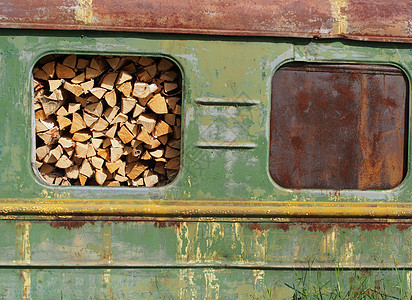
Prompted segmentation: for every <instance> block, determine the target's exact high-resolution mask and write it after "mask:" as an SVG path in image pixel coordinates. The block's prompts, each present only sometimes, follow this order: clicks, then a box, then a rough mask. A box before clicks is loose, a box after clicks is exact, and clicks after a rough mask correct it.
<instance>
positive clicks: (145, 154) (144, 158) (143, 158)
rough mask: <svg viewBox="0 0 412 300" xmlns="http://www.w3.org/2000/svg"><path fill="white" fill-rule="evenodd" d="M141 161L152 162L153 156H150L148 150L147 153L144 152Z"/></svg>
mask: <svg viewBox="0 0 412 300" xmlns="http://www.w3.org/2000/svg"><path fill="white" fill-rule="evenodd" d="M140 159H141V160H151V159H152V156H151V155H150V153H149V152H148V151H147V150H146V151H145V152H143V154H142V155H141V156H140Z"/></svg>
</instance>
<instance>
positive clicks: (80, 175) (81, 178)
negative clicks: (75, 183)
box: [79, 174, 88, 186]
mask: <svg viewBox="0 0 412 300" xmlns="http://www.w3.org/2000/svg"><path fill="white" fill-rule="evenodd" d="M87 179H88V178H87V176H85V175H83V174H79V181H80V185H81V186H85V185H86V182H87Z"/></svg>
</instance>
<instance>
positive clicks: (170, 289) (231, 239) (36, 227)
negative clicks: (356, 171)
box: [0, 217, 412, 299]
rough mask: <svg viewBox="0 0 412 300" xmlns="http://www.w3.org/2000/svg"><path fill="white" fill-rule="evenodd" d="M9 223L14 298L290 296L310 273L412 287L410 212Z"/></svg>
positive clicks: (6, 243)
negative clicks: (405, 216) (400, 216)
mask: <svg viewBox="0 0 412 300" xmlns="http://www.w3.org/2000/svg"><path fill="white" fill-rule="evenodd" d="M0 230H2V231H1V233H2V234H3V233H4V232H8V234H7V235H3V236H6V237H7V239H4V240H3V242H2V245H1V247H2V256H1V258H0V266H1V267H2V268H1V267H0V269H1V272H0V274H1V275H0V276H1V277H0V278H1V280H0V295H3V298H8V299H15V298H24V299H37V298H42V299H43V298H63V299H65V298H68V299H72V298H79V297H80V298H84V295H87V297H88V298H97V299H103V298H108V299H111V298H113V299H123V298H125V299H127V298H130V297H131V295H134V297H136V295H142V297H143V298H145V299H153V298H156V299H158V298H159V295H160V298H162V297H166V298H171V299H186V298H188V299H199V298H206V299H210V298H212V299H215V298H219V299H221V298H224V299H239V298H244V299H250V297H252V295H255V296H256V297H257V298H258V299H260V298H263V299H266V298H269V299H273V298H270V297H268V295H267V294H265V293H267V292H268V289H270V290H272V292H273V293H272V294H273V297H274V299H285V298H283V297H286V299H291V298H292V295H293V291H291V290H290V288H288V286H287V285H286V284H288V285H289V286H293V285H295V286H299V279H301V276H304V275H305V274H306V276H307V279H306V280H307V283H308V284H310V285H309V286H312V284H314V283H316V282H317V283H318V284H319V285H320V286H323V285H326V286H327V287H328V290H329V291H331V289H333V288H334V287H335V286H336V284H337V281H339V280H341V281H339V284H342V288H343V286H345V282H346V284H348V282H349V280H350V282H352V281H353V280H356V279H359V278H358V277H356V276H357V275H361V279H362V281H363V282H364V284H365V282H367V283H366V284H365V285H366V287H368V288H372V289H375V288H376V285H378V286H380V288H381V289H385V290H386V292H387V293H388V295H391V296H395V295H399V293H400V294H405V295H410V294H411V291H412V290H411V287H412V286H411V284H410V279H411V275H412V265H411V262H412V254H411V253H412V252H411V240H412V239H411V237H412V221H411V220H383V219H380V220H378V219H345V220H340V221H337V220H336V219H308V218H306V219H302V218H301V219H272V220H262V219H242V218H237V219H229V218H226V219H219V218H209V219H205V220H202V219H196V218H192V219H185V218H139V217H131V218H122V217H105V218H96V217H71V218H61V217H59V218H50V217H49V218H46V217H43V218H37V217H26V218H21V217H19V218H17V219H15V220H13V219H4V218H3V219H2V220H1V228H0ZM10 267H14V268H10ZM351 277H352V279H350V278H351ZM319 280H321V281H319ZM369 280H370V282H369ZM377 281H378V282H379V284H377ZM305 287H308V286H305ZM301 288H302V286H301ZM345 289H346V288H345ZM80 293H82V294H80ZM283 293H284V294H283ZM14 295H19V296H18V297H16V296H14ZM80 295H82V296H80ZM280 295H283V297H280ZM277 297H278V298H277Z"/></svg>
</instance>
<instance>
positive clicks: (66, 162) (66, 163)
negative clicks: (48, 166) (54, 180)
mask: <svg viewBox="0 0 412 300" xmlns="http://www.w3.org/2000/svg"><path fill="white" fill-rule="evenodd" d="M72 165H73V162H72V161H71V160H70V159H69V158H68V157H67V156H66V155H62V156H61V157H60V159H59V160H58V161H57V162H56V167H57V168H60V169H67V168H68V167H71V166H72Z"/></svg>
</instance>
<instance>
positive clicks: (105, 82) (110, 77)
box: [100, 72, 117, 91]
mask: <svg viewBox="0 0 412 300" xmlns="http://www.w3.org/2000/svg"><path fill="white" fill-rule="evenodd" d="M116 78H117V73H113V72H112V73H107V74H106V75H105V76H104V77H103V79H102V82H101V83H100V87H102V88H104V89H106V90H109V91H110V90H112V89H113V87H114V83H115V81H116Z"/></svg>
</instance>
